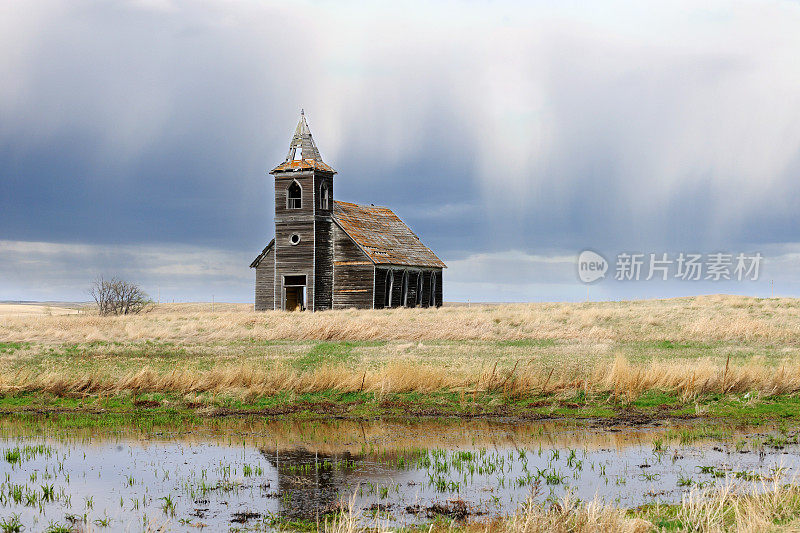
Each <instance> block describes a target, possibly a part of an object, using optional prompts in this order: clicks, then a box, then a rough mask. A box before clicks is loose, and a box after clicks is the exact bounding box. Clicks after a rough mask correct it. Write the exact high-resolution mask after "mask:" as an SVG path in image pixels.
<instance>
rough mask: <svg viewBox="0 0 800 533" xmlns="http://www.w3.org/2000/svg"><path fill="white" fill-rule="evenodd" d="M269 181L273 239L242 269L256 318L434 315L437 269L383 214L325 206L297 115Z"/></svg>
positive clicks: (312, 149) (328, 202)
mask: <svg viewBox="0 0 800 533" xmlns="http://www.w3.org/2000/svg"><path fill="white" fill-rule="evenodd" d="M270 174H272V175H273V176H274V178H275V238H274V239H272V240H271V241H270V242H269V244H267V246H266V248H264V250H263V251H262V252H261V253H260V254H259V255H258V257H256V258H255V260H254V261H253V262H252V263H251V264H250V267H251V268H254V269H255V270H256V301H255V308H256V309H257V310H267V309H283V310H287V311H290V310H292V311H293V310H304V309H309V310H313V311H321V310H324V309H343V308H349V307H356V308H362V309H380V308H385V307H432V306H435V307H439V306H441V305H442V269H443V268H446V266H445V264H444V263H443V262H442V261H441V260H440V259H439V258H438V257H436V254H434V253H433V252H432V251H431V250H430V249H429V248H428V247H426V246H425V245H424V244H422V242H421V241H420V240H419V237H417V235H416V234H415V233H414V232H413V231H411V229H410V228H409V227H408V226H406V225H405V224H404V223H403V221H402V220H400V219H399V218H398V217H397V215H395V214H394V213H393V212H392V211H391V210H390V209H388V208H386V207H375V206H372V205H369V206H366V205H358V204H352V203H349V202H339V201H336V200H334V199H333V181H334V180H333V176H334V175H335V174H336V171H335V170H333V169H332V168H331V167H330V166H328V165H327V164H325V163H324V162H323V161H322V158H321V157H320V155H319V151H318V150H317V146H316V144H315V143H314V139H313V138H312V137H311V131H310V130H309V129H308V123H307V122H306V119H305V116H304V114H303V113H302V112H301V113H300V122H299V123H298V124H297V129H295V132H294V136H293V137H292V141H291V143H290V144H289V154H288V155H287V156H286V160H285V161H284V162H283V163H281V164H280V165H278V166H277V167H275V168H274V169H273V170H272V171H271V172H270Z"/></svg>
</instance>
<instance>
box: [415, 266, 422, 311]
mask: <svg viewBox="0 0 800 533" xmlns="http://www.w3.org/2000/svg"><path fill="white" fill-rule="evenodd" d="M416 300H417V301H416V305H418V306H420V307H421V306H422V272H417V298H416Z"/></svg>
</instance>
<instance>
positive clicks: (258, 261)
mask: <svg viewBox="0 0 800 533" xmlns="http://www.w3.org/2000/svg"><path fill="white" fill-rule="evenodd" d="M274 245H275V239H274V238H273V239H272V240H271V241H269V243H267V245H266V246H265V247H264V249H263V250H261V253H260V254H258V257H256V258H255V259H253V262H252V263H250V268H256V267H257V266H258V265H259V264H261V260H262V259H264V257H265V256H266V255H267V252H269V249H270V248H272V247H273V246H274Z"/></svg>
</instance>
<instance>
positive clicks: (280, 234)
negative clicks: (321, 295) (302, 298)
mask: <svg viewBox="0 0 800 533" xmlns="http://www.w3.org/2000/svg"><path fill="white" fill-rule="evenodd" d="M293 233H297V234H298V235H300V243H299V244H297V245H295V246H293V245H292V244H290V243H289V237H290V236H291V235H292V234H293ZM275 253H276V254H277V255H276V258H277V262H276V269H277V277H276V282H275V285H276V291H275V294H276V302H277V305H276V308H277V309H281V308H282V307H283V302H281V301H280V300H279V298H280V297H281V296H280V294H281V290H280V289H281V285H282V283H283V276H287V275H296V274H305V275H306V308H308V309H313V305H314V268H313V265H314V222H313V221H311V222H306V221H291V222H276V223H275Z"/></svg>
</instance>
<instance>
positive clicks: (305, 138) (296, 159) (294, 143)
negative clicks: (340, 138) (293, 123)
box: [272, 109, 336, 174]
mask: <svg viewBox="0 0 800 533" xmlns="http://www.w3.org/2000/svg"><path fill="white" fill-rule="evenodd" d="M299 170H324V171H325V172H332V173H334V174H335V173H336V171H335V170H333V169H332V168H331V167H330V166H328V165H327V164H325V163H324V162H323V161H322V156H321V155H319V150H317V145H316V143H315V142H314V138H313V137H312V136H311V130H310V129H309V128H308V122H306V115H305V112H303V110H302V109H301V110H300V120H299V121H298V122H297V127H296V128H295V129H294V135H293V136H292V140H291V141H290V142H289V153H288V154H287V155H286V159H285V160H284V162H283V163H281V164H280V165H278V166H277V167H275V168H273V169H272V173H274V172H287V171H299Z"/></svg>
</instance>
